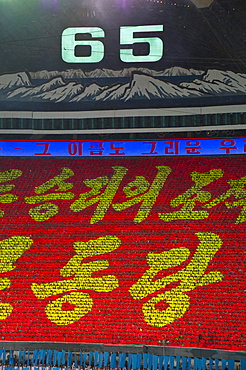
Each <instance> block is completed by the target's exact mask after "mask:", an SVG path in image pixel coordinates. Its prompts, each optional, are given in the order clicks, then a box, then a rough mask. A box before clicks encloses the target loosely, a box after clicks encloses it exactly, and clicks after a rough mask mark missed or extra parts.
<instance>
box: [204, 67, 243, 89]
mask: <svg viewBox="0 0 246 370" xmlns="http://www.w3.org/2000/svg"><path fill="white" fill-rule="evenodd" d="M203 80H204V81H207V82H217V81H219V82H221V83H223V84H225V85H227V86H230V87H232V88H235V89H236V90H237V91H239V92H244V93H245V90H246V74H241V73H235V72H232V71H219V70H217V69H209V70H208V71H207V73H206V74H205V75H204V76H203Z"/></svg>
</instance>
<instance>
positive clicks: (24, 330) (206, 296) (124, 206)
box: [0, 156, 246, 351]
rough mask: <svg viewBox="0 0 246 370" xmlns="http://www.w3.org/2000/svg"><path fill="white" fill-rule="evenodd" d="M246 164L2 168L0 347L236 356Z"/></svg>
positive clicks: (57, 162)
mask: <svg viewBox="0 0 246 370" xmlns="http://www.w3.org/2000/svg"><path fill="white" fill-rule="evenodd" d="M245 181H246V174H245V159H244V157H243V156H235V157H233V156H232V157H219V156H218V157H200V158H195V157H190V158H189V159H187V158H178V159H177V158H157V157H153V158H139V157H137V158H120V157H119V158H100V157H95V158H73V159H70V158H69V159H65V158H28V159H27V158H3V157H2V158H1V173H0V183H1V187H0V192H1V194H0V203H1V204H0V212H1V213H0V216H1V218H0V220H1V221H0V222H1V240H0V257H1V265H0V266H1V280H0V288H1V292H0V294H1V295H0V297H1V303H0V320H1V326H0V338H1V340H2V341H3V342H4V341H8V342H10V341H16V342H23V341H27V342H53V343H54V342H63V343H69V342H71V343H74V342H76V343H95V344H100V343H102V344H114V345H147V346H148V345H154V346H167V347H168V346H173V347H193V348H194V347H195V348H211V349H221V350H233V351H235V350H239V351H245V316H244V313H245V222H246V201H245V199H246V198H245V196H246V190H245Z"/></svg>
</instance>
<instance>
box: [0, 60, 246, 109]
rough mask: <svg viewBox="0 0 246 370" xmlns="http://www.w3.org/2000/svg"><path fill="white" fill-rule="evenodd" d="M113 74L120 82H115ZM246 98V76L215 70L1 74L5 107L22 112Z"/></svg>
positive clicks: (209, 102) (229, 101) (0, 99)
mask: <svg viewBox="0 0 246 370" xmlns="http://www.w3.org/2000/svg"><path fill="white" fill-rule="evenodd" d="M112 78H114V79H118V81H119V82H114V83H112ZM122 78H123V79H122ZM175 78H176V80H175ZM88 81H89V82H88ZM175 81H176V82H175ZM245 101H246V74H240V73H235V72H233V71H222V70H215V69H211V70H207V71H201V70H193V69H185V68H179V67H173V68H169V69H166V70H164V71H152V70H150V69H144V68H138V69H137V68H136V69H134V68H129V69H127V68H125V69H123V70H118V71H114V70H109V69H96V70H94V71H91V72H84V71H82V70H66V71H63V72H59V71H38V72H30V73H27V72H19V73H12V74H3V75H1V76H0V107H1V110H7V109H8V107H10V108H11V109H18V110H39V109H40V110H46V109H47V110H91V109H93V110H96V109H127V108H139V107H144V108H151V107H172V106H206V105H217V104H234V103H244V102H245Z"/></svg>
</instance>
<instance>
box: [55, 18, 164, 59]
mask: <svg viewBox="0 0 246 370" xmlns="http://www.w3.org/2000/svg"><path fill="white" fill-rule="evenodd" d="M162 31H163V25H162V24H160V25H148V26H122V27H120V45H133V44H134V43H138V44H139V43H147V44H149V53H148V54H147V55H134V54H133V46H132V47H131V48H127V49H121V50H120V60H121V61H122V62H125V63H133V62H134V63H136V62H141V63H144V62H157V61H158V60H160V59H161V58H162V56H163V41H162V39H160V38H159V37H154V36H149V37H138V36H137V37H136V36H135V35H134V33H136V32H145V33H146V32H151V33H152V32H162ZM77 34H89V35H90V36H91V38H92V40H91V39H90V40H83V41H82V40H76V35H77ZM104 36H105V33H104V30H103V29H102V28H99V27H69V28H66V29H65V30H64V31H63V33H62V38H61V44H62V45H61V49H62V59H63V61H64V62H66V63H99V62H100V61H101V60H102V59H103V58H104V44H103V42H102V41H100V40H94V39H96V38H103V37H104ZM76 46H90V47H91V51H90V55H89V56H76V55H75V48H76Z"/></svg>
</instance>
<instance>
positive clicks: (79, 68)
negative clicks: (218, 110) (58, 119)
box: [0, 0, 246, 117]
mask: <svg viewBox="0 0 246 370" xmlns="http://www.w3.org/2000/svg"><path fill="white" fill-rule="evenodd" d="M0 11H1V14H2V19H1V24H0V34H1V45H2V46H1V55H0V110H2V111H6V112H8V111H12V110H17V111H23V110H24V111H48V112H49V111H54V112H58V111H72V112H73V111H91V112H92V113H91V116H92V117H93V111H94V110H97V111H98V110H99V111H101V110H118V109H123V110H124V109H139V108H140V109H146V113H147V110H148V108H159V107H161V108H165V107H184V106H193V107H201V106H202V107H203V106H215V105H232V104H244V102H245V85H246V82H245V81H246V69H245V64H244V60H245V58H246V51H245V45H244V42H245V40H244V36H243V35H244V34H245V32H246V26H245V16H246V14H245V9H244V5H243V4H242V2H241V1H235V0H214V1H213V0H208V1H206V0H194V1H191V0H177V1H176V2H172V1H167V0H163V1H162V0H161V1H159V0H158V1H157V0H105V1H101V0H95V1H93V2H92V1H89V0H64V1H54V0H26V1H25V2H24V3H23V4H21V5H20V3H19V1H18V0H11V1H1V2H0ZM6 114H7V113H6ZM6 117H7V116H6Z"/></svg>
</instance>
